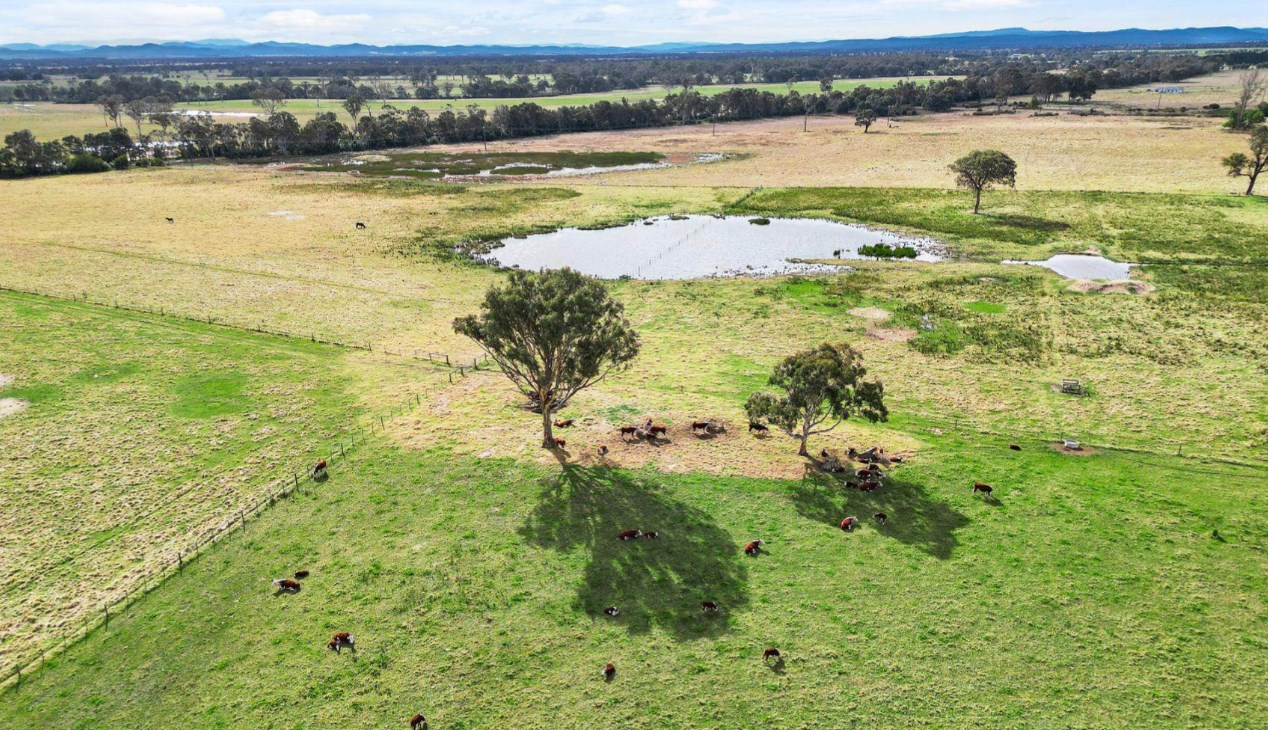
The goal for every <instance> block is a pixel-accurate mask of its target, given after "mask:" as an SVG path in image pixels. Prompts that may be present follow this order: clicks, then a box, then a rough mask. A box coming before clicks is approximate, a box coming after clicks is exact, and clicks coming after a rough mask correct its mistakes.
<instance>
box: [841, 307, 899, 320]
mask: <svg viewBox="0 0 1268 730" xmlns="http://www.w3.org/2000/svg"><path fill="white" fill-rule="evenodd" d="M847 314H852V315H854V316H855V317H862V318H863V319H866V320H868V321H869V322H884V321H885V320H887V319H889V318H890V316H891V315H890V313H889V311H887V310H884V309H881V308H880V307H855V308H854V309H851V310H849V311H848V312H847Z"/></svg>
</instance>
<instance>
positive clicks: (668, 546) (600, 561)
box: [519, 464, 748, 640]
mask: <svg viewBox="0 0 1268 730" xmlns="http://www.w3.org/2000/svg"><path fill="white" fill-rule="evenodd" d="M632 529H641V530H644V531H652V530H655V531H657V532H659V533H660V537H659V538H656V539H649V538H638V539H634V540H625V541H623V540H619V539H617V533H619V532H621V531H623V530H632ZM519 532H520V535H522V536H523V537H524V538H525V539H526V540H528V541H529V542H530V543H533V544H535V545H540V546H542V547H545V548H552V549H555V550H559V551H561V552H572V551H573V550H579V549H585V550H589V551H590V561H589V563H588V564H587V565H586V569H585V574H584V576H583V578H582V582H581V586H580V588H578V591H577V597H576V605H577V608H579V609H580V610H582V611H585V612H586V613H587V614H589V615H590V616H592V617H594V618H595V619H597V620H603V621H614V622H616V623H619V624H621V625H623V626H625V627H626V628H627V629H628V630H629V631H631V632H635V633H644V632H647V631H650V630H651V629H652V628H653V627H659V628H661V629H665V630H668V631H670V632H672V633H673V635H674V636H675V638H677V639H680V640H685V639H696V638H701V637H705V636H715V635H718V634H720V633H724V632H725V631H727V630H728V628H729V627H728V622H727V620H726V614H728V613H730V612H733V611H735V610H737V609H739V608H741V607H742V606H744V605H745V604H746V603H747V602H748V593H747V585H748V571H747V569H746V568H745V567H744V563H743V557H744V556H743V554H742V552H741V550H740V546H739V544H737V543H736V542H735V540H733V539H732V538H731V536H730V534H728V533H727V532H726V531H725V530H723V529H722V528H721V527H719V526H718V525H717V524H716V523H715V522H713V520H712V519H711V518H710V517H709V515H708V514H706V513H705V512H702V511H701V510H698V509H696V508H694V507H691V506H689V505H686V504H683V503H682V502H679V501H677V500H675V499H673V498H672V497H671V496H670V495H669V494H667V493H666V491H665V490H664V489H663V488H662V487H661V486H660V485H659V484H657V483H655V482H652V481H650V480H648V479H646V478H644V477H642V476H639V477H638V478H635V477H633V476H632V475H630V474H629V473H628V472H625V471H621V470H618V469H612V468H608V467H580V466H577V465H575V464H570V465H565V467H564V469H563V471H562V472H561V473H560V475H559V476H558V477H557V478H550V479H547V480H545V482H544V483H543V485H542V491H541V495H540V499H539V501H538V504H537V506H536V507H535V508H534V509H533V511H532V512H531V513H530V514H529V517H528V520H527V521H526V522H525V524H524V526H523V527H522V528H520V530H519ZM706 600H708V601H717V602H718V604H719V605H720V606H721V609H722V611H721V613H720V614H705V613H704V612H703V611H701V608H700V603H701V601H706ZM608 606H616V607H617V608H618V609H620V612H621V613H620V615H619V616H618V617H616V618H614V619H613V618H608V617H607V616H605V615H604V613H603V609H604V608H606V607H608Z"/></svg>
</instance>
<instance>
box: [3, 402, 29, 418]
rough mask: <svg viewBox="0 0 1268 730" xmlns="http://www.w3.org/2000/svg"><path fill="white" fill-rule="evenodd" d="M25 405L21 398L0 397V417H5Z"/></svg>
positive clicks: (20, 409)
mask: <svg viewBox="0 0 1268 730" xmlns="http://www.w3.org/2000/svg"><path fill="white" fill-rule="evenodd" d="M26 407H27V402H26V401H24V400H22V399H21V398H0V418H7V417H9V416H12V415H13V414H15V413H18V412H19V411H22V410H24V409H25V408H26Z"/></svg>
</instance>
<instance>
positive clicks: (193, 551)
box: [0, 374, 452, 690]
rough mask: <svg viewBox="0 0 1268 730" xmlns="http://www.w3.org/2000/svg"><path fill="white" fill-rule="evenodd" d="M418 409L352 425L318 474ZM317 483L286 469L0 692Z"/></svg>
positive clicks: (9, 678) (410, 404) (37, 654)
mask: <svg viewBox="0 0 1268 730" xmlns="http://www.w3.org/2000/svg"><path fill="white" fill-rule="evenodd" d="M451 378H452V374H451ZM421 404H422V396H421V395H420V394H415V395H413V396H411V397H410V398H409V400H407V401H405V402H404V403H403V404H402V405H400V406H398V407H393V408H389V409H388V410H386V411H384V412H381V413H378V414H375V415H372V416H370V417H369V418H368V423H367V425H366V426H355V427H352V428H350V429H348V430H347V431H345V433H344V435H342V436H340V437H339V438H337V439H335V440H334V441H333V442H332V443H328V444H327V449H326V450H327V451H328V453H326V454H325V455H322V454H321V452H320V451H319V452H318V456H317V458H318V459H319V460H323V461H325V462H326V468H325V470H323V472H329V471H330V470H331V469H333V468H335V467H336V466H338V465H340V464H343V463H344V462H346V461H347V460H348V459H349V455H350V454H351V453H352V452H353V451H354V449H356V447H357V446H359V445H361V444H363V443H364V442H365V441H366V440H367V439H368V438H370V437H371V436H373V435H374V434H376V433H381V432H382V431H383V430H385V429H386V428H387V424H388V422H389V420H393V419H395V418H396V417H397V416H400V415H402V414H404V413H407V412H409V411H410V410H412V409H413V408H415V407H417V406H419V405H421ZM323 481H325V477H324V476H323V475H319V474H318V473H316V472H315V471H312V470H308V469H303V470H300V469H296V468H294V467H290V468H288V469H287V470H286V472H285V473H283V474H282V475H280V476H277V477H274V478H273V479H272V480H271V482H270V483H269V487H268V489H267V490H266V491H265V493H264V494H263V495H262V496H260V497H258V498H256V499H255V500H254V501H252V502H249V503H247V504H243V505H240V506H239V507H238V508H237V510H236V512H231V513H230V514H228V515H227V516H226V517H224V518H223V519H222V520H221V521H220V522H219V523H217V524H215V525H214V526H213V527H212V529H211V530H209V531H207V532H206V533H204V534H203V535H201V536H200V537H198V538H197V539H196V540H194V541H193V542H192V543H189V544H187V545H184V546H182V547H180V548H178V549H177V550H176V552H175V554H174V555H171V554H169V555H168V556H166V557H163V558H162V559H160V560H158V561H157V563H156V565H155V567H154V568H153V569H152V570H150V571H149V572H148V573H147V574H146V575H144V576H143V577H141V578H140V579H139V580H136V581H133V582H131V583H129V584H128V585H127V586H126V587H125V588H123V589H122V590H123V593H122V595H116V596H115V597H113V598H110V599H107V600H105V601H103V602H102V604H101V607H100V611H96V612H95V613H94V614H93V617H92V618H91V619H89V620H87V621H85V622H83V623H82V624H81V625H80V626H78V628H76V629H75V630H74V631H73V632H72V633H70V634H68V635H65V636H62V637H60V638H59V639H57V640H56V641H54V642H53V643H51V644H46V645H45V646H43V647H40V648H39V649H37V650H35V651H32V652H31V653H30V654H29V655H28V656H27V657H26V658H25V660H23V661H18V662H15V663H14V666H13V667H12V668H10V669H9V670H7V671H6V673H5V674H4V677H3V678H0V690H6V689H8V688H10V687H12V686H15V685H17V684H20V683H21V682H22V680H23V678H24V676H29V675H30V674H31V672H32V671H34V670H36V669H38V668H40V667H42V666H44V665H45V664H47V663H48V661H49V660H50V659H53V658H54V657H56V656H58V655H59V654H61V653H62V652H64V651H66V650H67V649H69V648H70V647H72V646H74V645H75V644H77V643H78V642H80V641H82V640H83V639H85V638H86V637H88V636H89V635H90V634H91V633H92V632H94V631H96V630H98V629H100V628H103V627H104V628H108V627H109V626H110V620H111V618H112V617H115V616H118V615H119V614H120V613H121V612H122V611H124V610H125V609H127V608H128V607H129V606H130V605H131V604H132V603H134V602H135V601H136V600H138V599H140V598H141V597H142V596H145V595H146V594H148V593H149V592H150V591H152V590H154V589H155V588H157V587H159V586H160V585H162V584H163V582H164V581H166V580H167V579H168V578H170V577H172V576H174V575H176V574H177V573H179V572H181V571H182V570H184V569H185V566H186V565H188V564H189V563H191V562H192V561H193V560H194V559H196V558H197V557H198V556H200V555H202V554H203V553H204V552H206V551H207V549H208V548H210V547H212V546H214V545H215V544H217V543H218V542H220V541H221V540H223V539H224V538H226V537H228V536H229V535H231V534H233V533H234V532H235V531H246V529H247V525H248V523H249V522H250V521H253V520H255V519H257V518H259V517H260V516H261V515H263V514H264V512H265V511H267V510H268V508H269V507H271V506H273V505H274V504H276V503H277V502H278V501H279V500H282V499H288V498H290V497H292V496H294V495H295V494H297V493H303V492H304V490H305V489H312V488H315V487H314V485H318V484H320V483H321V482H323Z"/></svg>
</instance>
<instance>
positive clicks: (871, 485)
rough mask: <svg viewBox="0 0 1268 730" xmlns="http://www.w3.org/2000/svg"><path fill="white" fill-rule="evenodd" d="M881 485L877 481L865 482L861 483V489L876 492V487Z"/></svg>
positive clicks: (861, 490)
mask: <svg viewBox="0 0 1268 730" xmlns="http://www.w3.org/2000/svg"><path fill="white" fill-rule="evenodd" d="M879 486H880V485H879V484H877V483H876V482H863V483H862V484H860V485H859V491H860V492H875V491H876V488H877V487H879Z"/></svg>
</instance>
